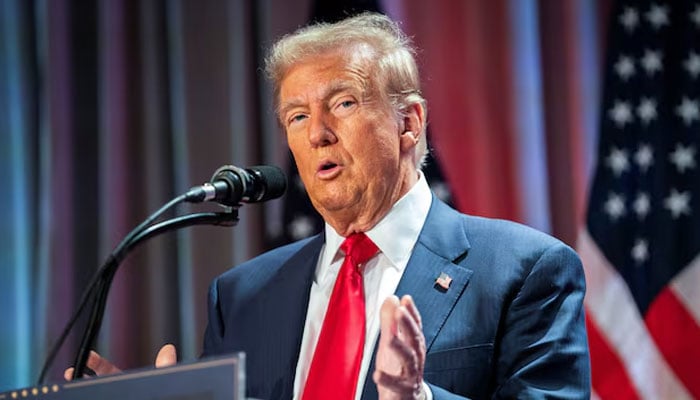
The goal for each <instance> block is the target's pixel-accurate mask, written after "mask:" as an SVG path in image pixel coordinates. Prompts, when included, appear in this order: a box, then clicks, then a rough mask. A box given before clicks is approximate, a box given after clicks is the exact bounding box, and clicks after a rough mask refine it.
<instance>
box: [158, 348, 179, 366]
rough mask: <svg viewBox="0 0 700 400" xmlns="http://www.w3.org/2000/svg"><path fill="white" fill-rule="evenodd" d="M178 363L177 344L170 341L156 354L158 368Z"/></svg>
mask: <svg viewBox="0 0 700 400" xmlns="http://www.w3.org/2000/svg"><path fill="white" fill-rule="evenodd" d="M176 363H177V350H176V349H175V346H174V345H172V344H170V343H168V344H166V345H165V346H163V347H161V348H160V351H158V355H157V356H156V368H163V367H169V366H172V365H175V364H176Z"/></svg>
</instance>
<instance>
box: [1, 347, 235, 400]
mask: <svg viewBox="0 0 700 400" xmlns="http://www.w3.org/2000/svg"><path fill="white" fill-rule="evenodd" d="M15 399H42V400H69V399H70V400H96V399H99V400H124V399H130V400H232V399H233V400H243V399H245V355H244V354H243V353H237V354H234V355H230V356H225V357H217V358H211V359H206V360H202V361H197V362H193V363H185V364H178V365H175V366H172V367H165V368H149V369H140V370H134V371H127V372H124V373H120V374H115V375H108V376H103V377H96V378H86V379H80V380H77V381H71V382H62V383H56V384H48V385H44V386H39V387H29V388H23V389H17V390H11V391H8V392H4V393H0V400H15Z"/></svg>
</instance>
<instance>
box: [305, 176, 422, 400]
mask: <svg viewBox="0 0 700 400" xmlns="http://www.w3.org/2000/svg"><path fill="white" fill-rule="evenodd" d="M419 174H420V177H419V179H418V182H417V183H416V184H415V185H413V187H412V188H411V190H410V191H409V192H408V193H406V195H405V196H403V197H402V198H401V199H400V200H399V201H397V202H396V204H394V206H393V207H392V208H391V210H390V211H389V213H388V214H387V215H386V216H385V217H384V218H383V219H382V220H381V221H379V223H378V224H377V225H376V226H374V227H373V228H372V229H370V230H369V231H367V232H365V234H366V235H367V236H368V237H369V238H370V239H372V241H373V242H374V244H376V245H377V247H378V248H379V252H378V253H377V255H375V256H374V257H372V258H371V259H370V260H369V261H368V262H366V263H365V264H364V266H363V271H362V273H363V282H364V292H365V312H366V318H367V320H366V321H367V324H366V332H365V348H364V353H363V355H362V364H361V366H360V375H359V377H358V381H357V388H356V389H355V399H356V400H359V399H360V397H361V396H362V389H363V387H364V382H365V379H372V372H369V371H368V370H369V364H370V362H371V360H372V353H373V351H374V344H375V342H376V340H377V337H378V336H379V311H380V309H381V306H382V303H383V302H384V300H385V299H386V298H387V297H389V296H391V295H392V294H393V293H394V292H395V291H396V287H397V286H398V284H399V280H400V279H401V276H402V275H403V272H404V270H405V269H406V264H408V259H409V258H410V256H411V253H412V252H413V247H414V246H415V244H416V241H417V240H418V235H419V234H420V231H421V229H422V228H423V224H424V223H425V219H426V217H427V216H428V210H429V209H430V203H431V201H432V195H431V192H430V188H429V187H428V184H427V182H426V180H425V177H424V176H423V174H422V173H420V172H419ZM325 233H326V243H325V244H324V246H323V248H322V249H321V255H320V257H319V260H318V265H317V266H316V274H315V276H314V282H313V283H312V285H311V294H310V296H309V308H308V311H307V313H306V322H305V324H304V336H303V338H302V342H301V351H300V353H299V360H298V361H297V369H296V375H295V377H294V399H301V395H302V393H303V387H304V383H305V382H306V377H307V376H308V374H309V368H310V367H311V360H312V359H313V354H314V349H315V348H316V343H317V342H318V337H319V334H320V333H321V327H322V326H323V319H324V316H325V315H326V309H327V308H328V302H329V300H330V297H331V293H332V292H333V286H334V285H335V280H336V277H337V276H338V271H339V270H340V266H341V264H342V262H343V258H344V254H343V253H342V251H340V245H341V244H342V242H343V240H345V238H344V237H342V236H340V235H338V233H337V232H336V231H335V230H334V229H333V228H332V227H331V226H330V225H328V224H326V226H325ZM423 386H424V387H425V389H426V390H427V391H428V392H429V390H428V388H427V385H425V384H423ZM428 396H429V397H432V396H431V393H428Z"/></svg>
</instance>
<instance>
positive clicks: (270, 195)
mask: <svg viewBox="0 0 700 400" xmlns="http://www.w3.org/2000/svg"><path fill="white" fill-rule="evenodd" d="M249 170H251V171H253V172H254V173H255V174H256V175H257V176H258V177H259V178H260V180H261V182H262V184H263V185H265V191H264V194H263V197H262V198H261V199H260V200H259V201H267V200H272V199H276V198H278V197H280V196H282V195H283V194H284V192H286V191H287V177H286V176H285V174H284V172H283V171H282V169H281V168H279V167H276V166H274V165H257V166H254V167H250V168H249Z"/></svg>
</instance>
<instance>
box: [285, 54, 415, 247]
mask: <svg viewBox="0 0 700 400" xmlns="http://www.w3.org/2000/svg"><path fill="white" fill-rule="evenodd" d="M366 60H367V57H366V55H363V53H362V49H359V51H358V52H355V53H354V54H352V55H344V54H343V53H341V52H337V53H331V54H325V55H322V56H316V57H311V58H309V59H307V60H306V61H304V62H302V63H299V64H297V65H295V66H294V67H292V68H291V69H290V70H289V71H288V72H287V74H286V75H285V77H284V79H283V80H282V82H281V85H280V99H279V100H280V103H279V104H280V115H279V117H280V120H281V122H282V124H283V126H284V128H285V131H286V135H287V142H288V144H289V148H290V149H291V151H292V154H293V155H294V159H295V161H296V164H297V167H298V169H299V174H300V176H301V179H302V181H303V182H304V185H305V186H306V189H307V191H308V193H309V196H310V198H311V201H312V203H313V204H314V207H315V208H316V209H317V210H318V211H319V212H320V213H321V215H322V216H323V217H324V219H325V220H326V221H327V222H329V223H330V224H331V225H332V226H333V227H334V228H335V229H336V231H338V233H339V234H341V235H347V234H349V233H352V232H356V231H364V230H367V229H370V228H371V227H372V226H374V224H376V223H377V222H378V221H379V220H380V219H381V218H382V217H383V216H384V215H385V214H386V213H387V212H388V211H389V209H390V208H391V206H392V205H393V204H394V203H395V202H396V201H397V200H398V199H399V198H400V197H401V196H402V195H403V194H405V193H406V192H407V191H408V190H409V189H410V186H411V185H412V183H413V182H415V179H416V176H417V173H416V171H415V168H413V167H412V163H413V157H412V154H413V145H415V143H414V142H410V143H409V141H407V140H405V139H402V135H401V132H402V130H403V126H402V125H403V124H402V122H401V119H400V118H398V117H397V115H396V113H395V112H394V110H393V108H392V107H391V105H390V103H389V102H388V100H387V99H386V96H385V95H384V94H383V93H382V92H381V88H380V87H378V86H379V85H377V84H376V82H375V79H376V77H375V76H372V71H370V70H369V69H370V68H369V67H368V65H370V64H369V63H368V62H367V61H366Z"/></svg>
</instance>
